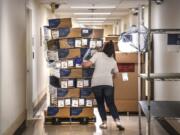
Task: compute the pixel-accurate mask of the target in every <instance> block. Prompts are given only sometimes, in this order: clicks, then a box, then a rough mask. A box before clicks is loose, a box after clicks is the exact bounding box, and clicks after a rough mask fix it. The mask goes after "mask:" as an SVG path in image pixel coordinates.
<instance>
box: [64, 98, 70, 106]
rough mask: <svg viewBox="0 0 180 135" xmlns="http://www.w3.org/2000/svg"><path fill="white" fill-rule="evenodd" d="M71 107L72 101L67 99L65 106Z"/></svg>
mask: <svg viewBox="0 0 180 135" xmlns="http://www.w3.org/2000/svg"><path fill="white" fill-rule="evenodd" d="M70 105H71V99H69V98H68V99H65V106H70Z"/></svg>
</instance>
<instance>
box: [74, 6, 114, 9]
mask: <svg viewBox="0 0 180 135" xmlns="http://www.w3.org/2000/svg"><path fill="white" fill-rule="evenodd" d="M71 8H80V9H113V8H116V6H89V7H86V6H81V7H79V6H71Z"/></svg>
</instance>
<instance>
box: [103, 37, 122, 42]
mask: <svg viewBox="0 0 180 135" xmlns="http://www.w3.org/2000/svg"><path fill="white" fill-rule="evenodd" d="M110 40H112V41H113V42H118V40H119V36H108V37H105V41H106V42H109V41H110Z"/></svg>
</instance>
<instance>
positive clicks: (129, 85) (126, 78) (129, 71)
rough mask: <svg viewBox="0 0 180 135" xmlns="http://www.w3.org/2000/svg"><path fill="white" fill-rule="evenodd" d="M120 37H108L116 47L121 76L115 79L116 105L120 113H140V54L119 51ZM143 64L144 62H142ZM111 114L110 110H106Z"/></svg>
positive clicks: (107, 39)
mask: <svg viewBox="0 0 180 135" xmlns="http://www.w3.org/2000/svg"><path fill="white" fill-rule="evenodd" d="M118 39H119V36H108V37H106V38H105V40H106V41H109V40H112V41H113V42H114V45H115V59H116V61H117V65H118V69H119V74H118V76H116V77H115V78H114V89H115V94H114V95H115V104H116V107H117V110H118V112H137V111H138V53H122V52H120V51H118V46H117V44H118ZM142 62H143V61H142ZM106 110H107V112H109V110H108V108H106Z"/></svg>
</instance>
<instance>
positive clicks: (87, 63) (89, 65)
mask: <svg viewBox="0 0 180 135" xmlns="http://www.w3.org/2000/svg"><path fill="white" fill-rule="evenodd" d="M92 65H93V63H92V62H91V61H85V62H83V63H82V66H83V67H91V66H92Z"/></svg>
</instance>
